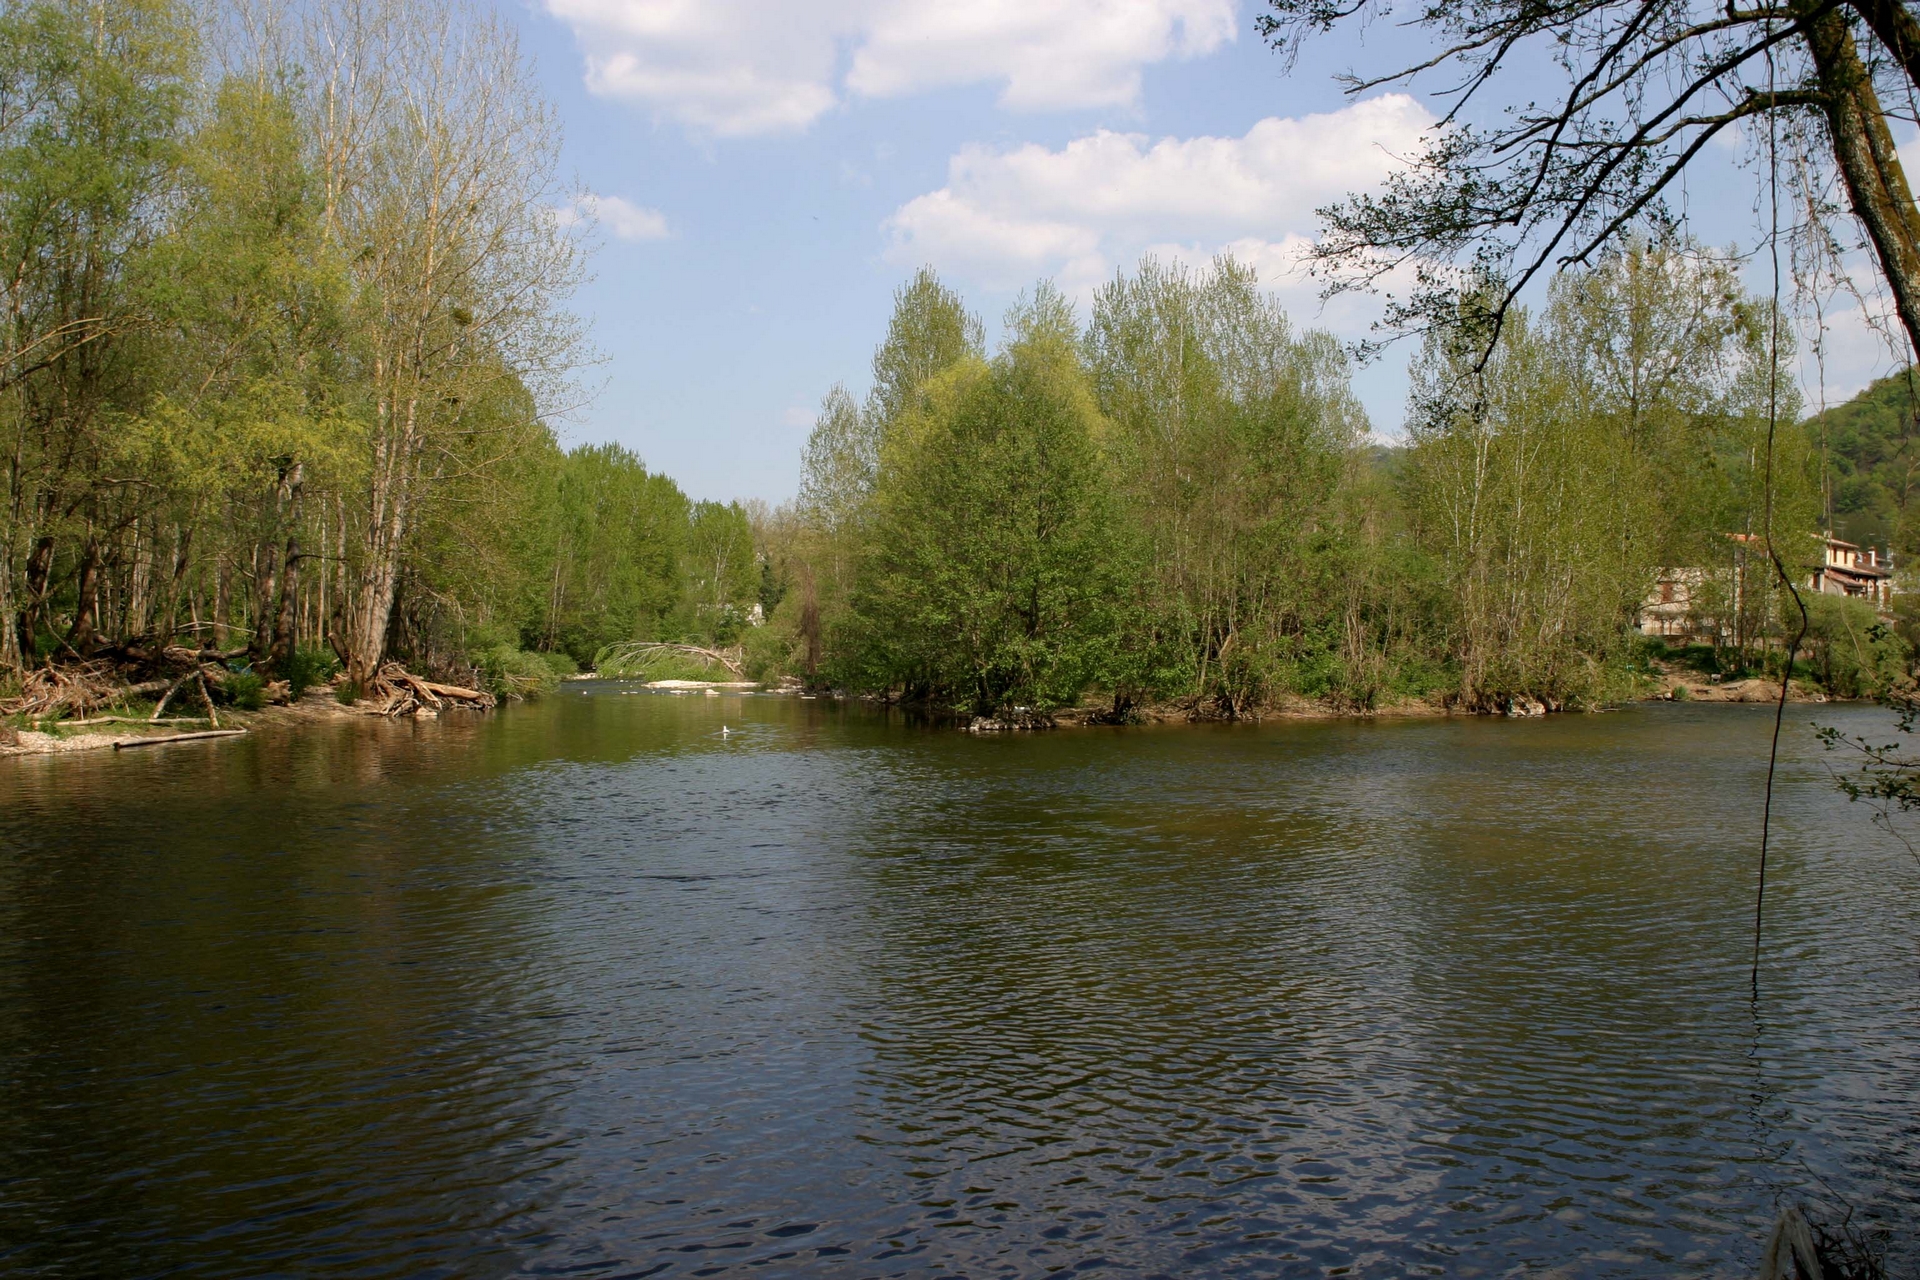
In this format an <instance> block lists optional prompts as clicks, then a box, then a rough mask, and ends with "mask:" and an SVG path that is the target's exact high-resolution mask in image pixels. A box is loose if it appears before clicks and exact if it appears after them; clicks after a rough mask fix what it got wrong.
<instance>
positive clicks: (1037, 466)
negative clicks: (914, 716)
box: [843, 286, 1128, 716]
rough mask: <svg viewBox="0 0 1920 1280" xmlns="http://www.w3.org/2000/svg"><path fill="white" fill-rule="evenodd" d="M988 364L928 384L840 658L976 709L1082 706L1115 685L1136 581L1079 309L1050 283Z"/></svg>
mask: <svg viewBox="0 0 1920 1280" xmlns="http://www.w3.org/2000/svg"><path fill="white" fill-rule="evenodd" d="M1008 329H1009V331H1010V333H1011V335H1012V337H1011V341H1010V342H1009V344H1008V346H1007V348H1006V350H1004V351H1003V352H1002V353H1001V354H1000V355H999V356H998V357H996V358H995V359H994V360H993V361H992V362H991V363H988V362H985V361H981V360H979V359H977V358H968V359H963V360H961V361H960V362H959V363H957V364H955V365H953V366H951V367H950V368H948V369H947V370H946V371H945V372H944V373H942V374H940V375H939V376H937V377H935V378H934V379H932V380H931V381H930V382H924V383H922V384H920V386H919V388H918V394H917V396H916V398H917V399H918V400H919V402H920V403H919V406H918V407H917V408H915V409H911V410H909V411H908V412H907V413H906V415H905V416H904V417H903V418H901V419H899V420H897V421H896V422H895V424H894V429H893V431H892V432H891V433H890V435H889V437H888V439H887V442H886V446H885V449H884V450H883V453H882V457H881V465H880V473H879V479H878V483H877V485H876V488H875V494H874V505H875V511H874V517H873V521H874V528H873V533H872V536H871V539H870V540H869V541H868V543H867V544H866V547H865V556H864V558H863V560H862V565H861V573H860V575H859V577H858V578H857V580H856V586H855V597H854V601H853V615H852V618H851V619H850V621H849V624H848V628H847V630H848V632H849V633H850V634H849V635H848V636H847V637H846V641H847V642H846V644H845V647H844V656H843V663H844V665H845V668H846V669H847V670H848V671H849V672H852V673H854V674H856V675H857V676H858V677H859V678H860V679H861V681H862V682H864V683H867V684H869V685H877V686H880V687H888V686H892V687H895V688H899V689H902V690H904V691H905V692H906V693H907V694H908V695H909V696H913V697H917V698H922V699H925V700H927V701H930V702H932V703H934V704H936V705H943V706H947V707H952V708H955V709H964V710H968V711H971V712H972V713H973V714H975V715H982V716H985V715H994V714H1007V713H1011V712H1013V709H1014V708H1016V707H1019V708H1026V709H1028V710H1030V711H1032V712H1036V713H1044V712H1046V711H1048V710H1050V709H1053V708H1056V707H1059V706H1063V705H1070V704H1071V703H1072V702H1073V701H1074V699H1075V698H1077V697H1078V695H1079V694H1080V692H1081V691H1082V690H1083V689H1084V688H1086V687H1087V685H1088V684H1090V683H1092V682H1094V681H1096V680H1098V679H1100V678H1101V677H1103V676H1105V675H1108V674H1109V671H1110V667H1111V661H1112V654H1113V651H1114V647H1115V635H1116V626H1115V622H1116V619H1115V617H1114V615H1113V606H1114V602H1115V601H1116V600H1117V599H1119V598H1120V596H1121V593H1122V592H1123V591H1124V590H1125V587H1126V582H1127V578H1128V574H1127V572H1126V570H1125V568H1124V566H1123V563H1122V561H1121V560H1120V559H1119V557H1118V555H1117V554H1116V552H1117V549H1118V547H1119V545H1120V544H1119V542H1118V538H1117V534H1118V530H1117V527H1116V521H1115V515H1116V513H1115V511H1114V508H1113V505H1112V503H1111V501H1110V498H1109V494H1108V491H1107V483H1106V476H1105V469H1104V465H1103V460H1102V458H1101V455H1100V450H1099V440H1100V438H1101V437H1102V436H1103V435H1104V434H1105V431H1106V427H1105V423H1104V422H1103V421H1102V419H1101V417H1100V414H1099V410H1098V408H1097V406H1096V405H1095V403H1094V399H1093V395H1092V392H1091V389H1090V388H1089V386H1088V385H1087V381H1086V377H1085V374H1084V373H1083V371H1082V369H1081V364H1080V358H1079V353H1078V349H1077V334H1076V332H1075V325H1074V320H1073V314H1072V310H1071V308H1070V307H1068V305H1067V304H1066V302H1065V300H1064V299H1062V298H1061V296H1060V295H1059V294H1058V293H1057V292H1055V291H1053V290H1052V289H1050V288H1047V287H1044V286H1043V287H1042V288H1040V289H1039V290H1037V291H1036V292H1035V294H1034V295H1033V296H1032V298H1031V299H1030V300H1028V301H1027V302H1025V303H1024V304H1023V305H1022V306H1020V307H1018V308H1016V310H1015V312H1014V313H1013V314H1012V315H1011V316H1009V320H1008Z"/></svg>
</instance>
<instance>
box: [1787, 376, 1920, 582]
mask: <svg viewBox="0 0 1920 1280" xmlns="http://www.w3.org/2000/svg"><path fill="white" fill-rule="evenodd" d="M1917 401H1920V396H1917V395H1916V390H1915V373H1914V371H1913V370H1912V369H1903V370H1901V371H1900V372H1898V373H1894V374H1890V375H1889V376H1887V377H1884V378H1881V379H1879V380H1877V381H1876V382H1874V383H1873V385H1872V386H1869V387H1868V388H1867V389H1866V390H1865V391H1862V392H1861V393H1860V394H1859V395H1857V396H1855V397H1854V398H1853V399H1851V400H1849V401H1847V402H1846V403H1845V404H1841V405H1835V406H1834V407H1833V408H1831V409H1828V410H1826V411H1825V412H1824V413H1820V414H1816V415H1815V416H1814V417H1812V418H1810V419H1808V420H1807V432H1808V434H1809V435H1810V436H1811V437H1812V438H1813V440H1814V441H1815V442H1816V443H1817V445H1818V447H1819V449H1820V450H1821V452H1822V453H1823V454H1824V455H1825V456H1826V459H1827V476H1828V478H1827V484H1828V487H1829V489H1830V492H1831V502H1832V510H1833V532H1834V534H1835V535H1836V536H1838V537H1841V538H1845V539H1846V540H1847V541H1849V542H1856V543H1859V544H1860V545H1861V546H1878V547H1892V548H1894V549H1896V550H1898V551H1899V552H1901V553H1902V554H1904V555H1912V554H1914V553H1915V552H1916V551H1920V503H1916V502H1915V499H1916V498H1917V497H1920V409H1916V402H1917Z"/></svg>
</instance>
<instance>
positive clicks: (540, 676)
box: [474, 644, 579, 698]
mask: <svg viewBox="0 0 1920 1280" xmlns="http://www.w3.org/2000/svg"><path fill="white" fill-rule="evenodd" d="M474 665H475V666H476V667H478V668H479V671H480V678H481V682H482V683H483V684H484V685H485V686H486V688H487V691H488V692H489V693H492V694H493V695H494V696H495V697H500V698H539V697H544V696H545V695H547V694H549V693H552V692H553V691H554V690H555V689H557V688H559V686H560V678H561V677H562V676H568V675H572V674H573V673H574V672H575V671H577V670H579V668H578V667H577V666H575V665H574V662H573V659H572V658H570V657H569V656H567V655H566V654H552V653H536V652H531V651H529V650H526V649H516V648H514V647H513V646H512V645H506V644H500V645H494V646H492V647H490V648H486V649H482V650H480V651H479V652H478V653H476V654H475V655H474Z"/></svg>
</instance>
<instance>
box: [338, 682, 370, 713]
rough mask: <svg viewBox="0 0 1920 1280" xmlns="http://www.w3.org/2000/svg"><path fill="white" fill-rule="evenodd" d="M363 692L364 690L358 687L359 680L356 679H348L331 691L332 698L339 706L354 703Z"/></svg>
mask: <svg viewBox="0 0 1920 1280" xmlns="http://www.w3.org/2000/svg"><path fill="white" fill-rule="evenodd" d="M364 692H365V690H364V689H362V688H361V687H360V682H359V681H358V680H349V681H347V682H346V683H344V684H342V685H341V686H340V687H339V688H338V689H335V690H334V691H333V696H334V700H335V701H337V702H338V703H339V704H340V705H341V706H343V707H350V706H352V705H353V704H354V703H356V702H358V701H360V695H361V694H362V693H364Z"/></svg>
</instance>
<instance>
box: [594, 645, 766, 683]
mask: <svg viewBox="0 0 1920 1280" xmlns="http://www.w3.org/2000/svg"><path fill="white" fill-rule="evenodd" d="M593 669H594V671H595V672H597V673H598V674H599V675H601V676H604V677H606V678H608V679H611V680H712V681H727V680H732V679H733V678H734V676H733V673H732V672H730V671H728V670H727V669H726V667H724V666H722V665H721V664H720V663H718V662H716V661H714V660H713V659H712V658H707V657H703V656H701V655H700V654H697V653H689V652H687V651H686V650H684V649H674V648H667V647H653V646H647V647H642V646H633V645H612V646H609V647H608V648H606V649H603V650H601V651H600V653H599V654H597V655H595V657H594V662H593Z"/></svg>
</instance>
